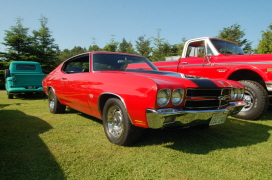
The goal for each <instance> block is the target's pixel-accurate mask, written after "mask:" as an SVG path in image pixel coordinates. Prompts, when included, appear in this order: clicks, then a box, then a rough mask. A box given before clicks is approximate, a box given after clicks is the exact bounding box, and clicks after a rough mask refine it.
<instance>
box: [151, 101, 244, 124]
mask: <svg viewBox="0 0 272 180" xmlns="http://www.w3.org/2000/svg"><path fill="white" fill-rule="evenodd" d="M245 105H246V104H245V102H244V101H238V102H230V105H229V106H228V107H227V108H225V109H216V110H177V109H174V108H166V109H158V110H154V109H147V111H146V117H147V122H148V127H149V128H152V129H158V128H162V127H164V126H168V125H174V126H191V125H202V124H209V123H210V121H211V119H212V117H214V116H215V115H217V116H221V117H223V118H224V117H227V116H229V115H234V114H237V113H239V112H240V111H241V109H242V108H243V107H244V106H245ZM215 124H216V123H215Z"/></svg>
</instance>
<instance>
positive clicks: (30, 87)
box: [27, 86, 36, 89]
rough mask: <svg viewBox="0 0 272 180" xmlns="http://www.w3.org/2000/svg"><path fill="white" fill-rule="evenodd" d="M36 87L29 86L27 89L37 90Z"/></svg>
mask: <svg viewBox="0 0 272 180" xmlns="http://www.w3.org/2000/svg"><path fill="white" fill-rule="evenodd" d="M35 88H36V87H35V86H28V87H27V89H35Z"/></svg>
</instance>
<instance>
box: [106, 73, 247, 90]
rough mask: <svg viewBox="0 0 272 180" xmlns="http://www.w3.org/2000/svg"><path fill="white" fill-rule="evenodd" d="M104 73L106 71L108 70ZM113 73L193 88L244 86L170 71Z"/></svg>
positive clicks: (233, 82)
mask: <svg viewBox="0 0 272 180" xmlns="http://www.w3.org/2000/svg"><path fill="white" fill-rule="evenodd" d="M104 73H106V71H105V72H104ZM108 73H110V72H108ZM111 73H122V74H124V75H125V74H126V75H132V76H141V77H145V78H148V79H151V80H153V81H155V82H156V83H157V84H160V85H173V86H175V85H179V86H180V85H182V86H183V87H192V88H196V87H202V88H216V87H243V85H242V84H241V83H239V82H236V81H231V80H225V79H207V78H186V76H185V75H184V74H181V73H175V72H170V71H155V70H151V71H148V70H145V71H143V70H127V71H111Z"/></svg>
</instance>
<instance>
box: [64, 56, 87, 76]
mask: <svg viewBox="0 0 272 180" xmlns="http://www.w3.org/2000/svg"><path fill="white" fill-rule="evenodd" d="M89 68H90V63H89V55H87V56H86V55H85V56H81V57H75V58H74V59H71V60H70V61H67V62H66V64H65V65H64V68H63V71H64V72H66V73H67V74H71V73H84V72H89V71H90V70H89Z"/></svg>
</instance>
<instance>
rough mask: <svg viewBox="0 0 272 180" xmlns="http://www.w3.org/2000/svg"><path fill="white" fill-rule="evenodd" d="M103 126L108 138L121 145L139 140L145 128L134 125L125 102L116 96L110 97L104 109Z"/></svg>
mask: <svg viewBox="0 0 272 180" xmlns="http://www.w3.org/2000/svg"><path fill="white" fill-rule="evenodd" d="M103 126H104V131H105V134H106V136H107V138H108V140H109V141H110V142H112V143H114V144H117V145H120V146H127V145H130V144H132V143H134V142H135V141H137V140H138V139H139V138H140V137H141V135H142V133H143V128H141V127H136V126H134V125H133V124H132V123H131V122H130V119H129V117H128V114H127V111H126V109H125V107H124V105H123V103H122V102H121V101H120V100H119V99H116V98H111V99H109V100H108V101H107V102H106V104H105V106H104V109H103Z"/></svg>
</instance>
